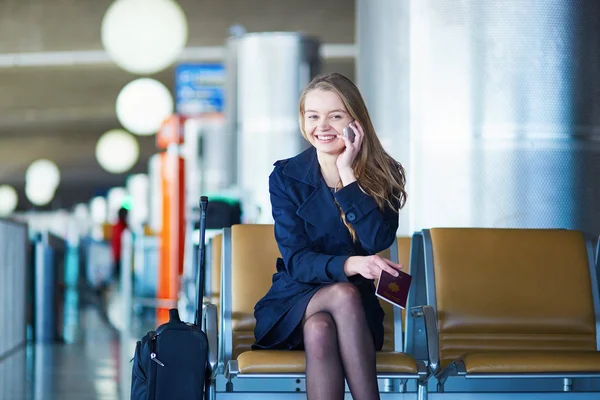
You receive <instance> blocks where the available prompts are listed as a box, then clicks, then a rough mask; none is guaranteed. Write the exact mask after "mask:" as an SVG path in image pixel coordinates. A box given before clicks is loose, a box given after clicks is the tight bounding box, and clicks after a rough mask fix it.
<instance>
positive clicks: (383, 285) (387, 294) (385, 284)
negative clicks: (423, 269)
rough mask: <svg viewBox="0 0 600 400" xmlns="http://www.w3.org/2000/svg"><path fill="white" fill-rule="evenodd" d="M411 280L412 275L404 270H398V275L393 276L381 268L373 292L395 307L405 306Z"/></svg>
mask: <svg viewBox="0 0 600 400" xmlns="http://www.w3.org/2000/svg"><path fill="white" fill-rule="evenodd" d="M411 281H412V276H410V275H409V274H407V273H406V272H402V271H398V276H393V275H391V274H389V273H388V272H385V271H383V270H382V271H381V275H380V276H379V282H377V290H376V291H375V294H376V295H377V297H379V298H382V299H383V300H385V301H387V302H390V303H392V304H393V305H395V306H397V307H400V308H406V299H407V298H408V290H409V289H410V282H411Z"/></svg>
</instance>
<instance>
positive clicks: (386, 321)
mask: <svg viewBox="0 0 600 400" xmlns="http://www.w3.org/2000/svg"><path fill="white" fill-rule="evenodd" d="M378 255H379V256H381V257H383V258H387V259H388V260H389V259H391V258H392V257H391V249H387V250H384V251H382V252H380V253H378ZM375 287H377V280H375ZM378 300H379V304H380V305H381V308H383V312H384V313H385V316H384V317H383V348H382V349H381V350H383V351H394V306H393V305H392V304H391V303H388V302H387V301H385V300H382V299H378Z"/></svg>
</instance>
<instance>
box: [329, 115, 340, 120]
mask: <svg viewBox="0 0 600 400" xmlns="http://www.w3.org/2000/svg"><path fill="white" fill-rule="evenodd" d="M331 118H333V119H340V118H342V116H341V115H332V116H331Z"/></svg>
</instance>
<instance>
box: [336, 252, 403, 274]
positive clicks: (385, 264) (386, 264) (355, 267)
mask: <svg viewBox="0 0 600 400" xmlns="http://www.w3.org/2000/svg"><path fill="white" fill-rule="evenodd" d="M399 269H402V265H400V264H396V263H395V262H393V261H391V260H388V259H387V258H383V257H379V256H377V255H374V256H353V257H349V258H348V259H347V260H346V263H345V264H344V272H345V273H346V276H352V275H357V274H359V275H362V276H363V277H365V278H367V279H379V276H380V275H381V271H382V270H383V271H386V272H388V273H390V274H391V275H393V276H398V271H397V270H399Z"/></svg>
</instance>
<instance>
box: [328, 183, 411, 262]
mask: <svg viewBox="0 0 600 400" xmlns="http://www.w3.org/2000/svg"><path fill="white" fill-rule="evenodd" d="M335 199H336V200H337V202H338V204H339V205H340V207H341V208H342V211H344V214H345V215H346V221H347V222H349V223H350V224H351V225H352V227H353V228H354V229H355V231H356V235H357V236H358V240H359V241H360V244H361V245H362V247H363V249H365V251H367V252H368V253H370V254H376V253H379V252H380V251H383V250H385V249H387V248H389V247H390V246H391V245H392V243H393V242H394V240H395V239H396V232H397V231H398V210H399V208H400V205H399V204H398V202H397V201H393V202H392V203H393V204H394V207H395V209H392V208H391V207H389V206H386V207H385V208H384V210H383V211H381V210H380V209H379V206H378V205H377V202H376V201H375V199H374V198H373V197H371V196H369V195H368V194H366V193H365V192H363V191H362V190H361V188H360V186H359V185H358V182H353V183H351V184H350V185H347V186H344V187H343V188H342V189H340V190H338V191H337V192H336V193H335Z"/></svg>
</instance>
